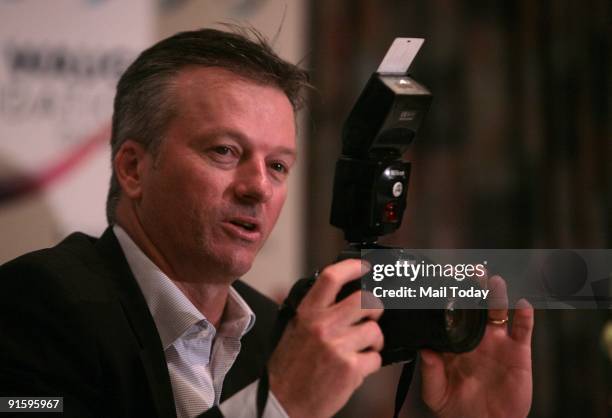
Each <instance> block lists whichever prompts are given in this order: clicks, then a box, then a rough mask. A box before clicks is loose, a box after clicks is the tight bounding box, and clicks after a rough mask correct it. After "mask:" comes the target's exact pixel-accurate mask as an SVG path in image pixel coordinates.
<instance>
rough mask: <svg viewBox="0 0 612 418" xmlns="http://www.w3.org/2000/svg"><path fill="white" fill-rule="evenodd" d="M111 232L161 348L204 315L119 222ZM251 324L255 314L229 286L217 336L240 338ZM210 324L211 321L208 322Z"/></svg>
mask: <svg viewBox="0 0 612 418" xmlns="http://www.w3.org/2000/svg"><path fill="white" fill-rule="evenodd" d="M113 232H114V233H115V236H116V237H117V240H118V241H119V244H120V245H121V249H122V250H123V253H124V254H125V258H126V260H127V262H128V265H129V266H130V269H131V270H132V273H133V274H134V277H135V278H136V281H137V282H138V285H139V286H140V289H141V291H142V293H143V295H144V298H145V300H146V302H147V306H148V307H149V311H151V315H152V316H153V321H154V322H155V326H156V327H157V331H158V332H159V336H160V338H161V341H162V346H163V348H164V350H165V349H166V348H168V347H169V346H170V345H171V344H172V343H174V341H175V340H176V339H178V338H179V337H181V336H182V335H183V334H184V333H185V332H186V331H188V330H189V329H190V328H191V327H192V326H193V325H195V324H197V323H200V322H202V321H204V322H205V323H208V320H207V319H206V317H205V316H204V315H203V314H202V313H201V312H200V311H199V310H198V309H197V308H196V307H195V306H194V305H193V303H191V301H190V300H189V299H188V298H187V296H185V294H184V293H183V292H182V291H181V290H180V289H179V288H178V287H177V286H176V285H175V284H174V283H173V282H172V280H170V278H169V277H168V276H166V274H164V272H162V271H161V270H160V269H159V267H157V266H156V265H155V263H153V262H152V261H151V260H150V259H149V258H148V257H147V256H146V255H145V254H144V253H143V252H142V250H141V249H140V248H139V247H138V246H137V245H136V243H135V242H134V241H133V240H132V238H131V237H130V236H129V235H128V234H127V232H125V230H124V229H123V228H121V227H120V226H119V225H114V226H113ZM254 324H255V313H254V312H253V310H252V309H251V308H250V307H249V305H248V304H247V303H246V301H245V300H244V299H243V298H242V297H241V296H240V295H239V294H238V292H237V291H236V290H235V289H234V288H233V287H232V286H230V288H229V292H228V298H227V303H226V304H225V308H224V310H223V315H222V317H221V323H220V326H219V330H218V332H217V335H222V336H228V337H237V338H240V337H242V336H243V335H244V334H246V333H247V332H249V330H250V329H251V328H252V327H253V325H254ZM211 326H212V324H211Z"/></svg>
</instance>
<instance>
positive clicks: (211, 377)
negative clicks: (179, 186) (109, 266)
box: [113, 225, 288, 418]
mask: <svg viewBox="0 0 612 418" xmlns="http://www.w3.org/2000/svg"><path fill="white" fill-rule="evenodd" d="M113 232H114V233H115V235H116V236H117V240H118V241H119V244H120V245H121V248H122V250H123V253H124V254H125V258H126V260H127V262H128V264H129V266H130V269H131V270H132V273H133V274H134V277H135V278H136V281H137V282H138V285H139V286H140V289H141V291H142V293H143V295H144V297H145V300H146V302H147V306H148V307H149V310H150V311H151V315H152V316H153V320H154V321H155V325H156V327H157V331H158V333H159V336H160V338H161V342H162V347H163V349H164V355H165V357H166V363H167V365H168V372H169V374H170V382H171V384H172V391H173V393H174V401H175V405H176V412H177V416H178V418H192V417H195V416H197V415H199V414H201V413H202V412H204V411H206V410H208V409H209V408H211V407H213V406H215V405H217V406H219V409H220V410H221V412H222V413H223V414H224V415H225V416H228V417H237V418H238V417H242V418H250V417H255V416H256V407H255V405H256V403H255V398H256V392H257V383H258V382H257V381H256V382H253V383H251V384H250V385H249V386H247V387H246V388H244V389H242V390H241V391H240V392H238V393H236V394H235V395H233V396H232V397H231V398H229V399H226V400H225V402H223V404H219V402H220V398H221V391H222V387H223V380H224V379H225V376H226V375H227V372H228V371H229V369H230V368H231V367H232V365H233V364H234V361H235V360H236V357H237V356H238V353H239V352H240V339H241V338H242V336H243V335H244V334H246V333H247V332H249V330H250V329H251V328H252V327H253V325H254V323H255V313H254V312H253V311H252V310H251V308H250V307H249V305H248V304H247V303H246V302H245V300H244V299H243V298H242V297H241V296H240V295H239V294H238V292H236V290H235V289H234V288H233V287H230V289H229V293H228V298H227V303H226V305H225V308H224V311H223V315H222V318H221V324H220V326H219V329H218V330H217V329H215V327H214V326H213V325H212V324H211V323H210V322H209V321H208V320H207V319H206V317H205V316H204V315H203V314H202V313H201V312H200V311H199V310H198V309H197V308H196V307H195V306H194V305H193V304H192V303H191V301H190V300H189V299H188V298H187V297H186V296H185V294H184V293H183V292H182V291H181V290H180V289H179V288H178V287H177V286H176V285H175V284H174V283H173V282H172V280H170V279H169V278H168V276H166V275H165V274H164V273H163V272H162V271H161V270H160V269H159V268H158V267H157V266H156V265H155V264H154V263H153V262H152V261H151V260H150V259H149V258H148V257H147V256H146V255H145V254H144V253H143V252H142V250H141V249H140V248H139V247H138V246H137V245H136V244H135V243H134V241H133V240H132V239H131V238H130V236H129V235H128V234H127V233H126V232H125V231H124V230H123V229H122V228H121V227H120V226H119V225H114V226H113ZM245 405H246V406H247V407H245ZM249 405H251V406H252V407H249ZM264 417H265V418H288V417H287V414H286V413H285V411H284V410H283V408H282V407H281V405H280V403H279V402H278V400H277V399H276V398H275V397H274V395H273V394H272V392H270V393H269V396H268V403H267V405H266V409H265V411H264Z"/></svg>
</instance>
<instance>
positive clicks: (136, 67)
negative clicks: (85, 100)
mask: <svg viewBox="0 0 612 418" xmlns="http://www.w3.org/2000/svg"><path fill="white" fill-rule="evenodd" d="M233 28H234V30H235V32H224V31H220V30H216V29H201V30H196V31H189V32H181V33H177V34H176V35H173V36H171V37H169V38H166V39H164V40H162V41H160V42H158V43H157V44H155V45H153V46H152V47H150V48H149V49H147V50H145V51H143V52H142V53H141V54H140V55H139V56H138V58H136V60H135V61H134V62H133V63H132V64H131V65H130V66H129V67H128V69H127V70H126V71H125V72H124V73H123V75H122V76H121V78H120V79H119V82H118V84H117V94H116V96H115V102H114V110H113V122H112V133H111V164H112V163H113V161H114V159H115V155H116V154H117V152H118V151H119V148H121V145H122V144H123V143H124V142H125V141H126V140H128V139H131V140H134V141H137V142H139V143H140V144H141V145H143V146H144V148H145V149H146V150H147V151H148V152H150V153H152V154H153V155H156V153H157V151H158V149H159V145H160V143H161V142H162V139H163V137H164V135H165V132H166V129H167V126H168V124H169V122H170V121H171V120H172V119H173V117H174V116H175V114H176V103H175V102H174V95H173V94H172V82H173V80H174V79H175V77H176V76H177V75H178V74H179V72H180V71H181V70H183V69H185V68H187V67H194V66H203V67H221V68H225V69H227V70H229V71H232V72H234V73H236V74H238V75H240V76H242V77H245V78H247V79H249V80H253V81H255V82H258V83H262V84H264V85H272V86H275V87H278V88H279V89H280V90H282V91H283V92H284V93H285V94H286V95H287V98H288V99H289V101H290V102H291V104H292V106H293V108H294V110H298V109H299V108H300V107H301V106H302V104H303V102H304V98H303V97H302V95H301V94H302V91H303V90H304V88H305V87H310V84H309V83H308V75H307V73H306V72H305V71H304V70H302V69H300V68H299V67H298V66H296V65H294V64H291V63H288V62H286V61H284V60H283V59H281V58H280V57H279V56H278V55H277V54H276V53H275V52H274V51H273V50H272V48H271V47H270V45H269V44H268V43H267V41H266V40H265V38H264V37H263V36H262V35H261V34H260V33H259V32H257V31H256V30H254V29H243V28H238V27H233ZM120 195H121V187H120V185H119V182H118V180H117V176H116V174H115V170H114V165H113V172H112V176H111V181H110V188H109V191H108V197H107V200H106V218H107V220H108V223H109V224H113V223H115V221H116V219H115V210H116V207H117V203H118V201H119V198H120Z"/></svg>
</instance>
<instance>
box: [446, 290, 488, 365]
mask: <svg viewBox="0 0 612 418" xmlns="http://www.w3.org/2000/svg"><path fill="white" fill-rule="evenodd" d="M486 315H487V313H486V310H485V309H458V308H457V307H456V306H455V302H454V301H451V302H449V305H448V307H447V309H446V310H445V311H444V322H445V329H446V335H447V337H448V344H449V349H450V351H453V352H455V353H461V352H465V351H470V350H472V349H473V348H474V347H476V345H477V344H478V342H479V341H480V339H481V338H482V334H483V333H484V329H485V326H486V319H487V317H486Z"/></svg>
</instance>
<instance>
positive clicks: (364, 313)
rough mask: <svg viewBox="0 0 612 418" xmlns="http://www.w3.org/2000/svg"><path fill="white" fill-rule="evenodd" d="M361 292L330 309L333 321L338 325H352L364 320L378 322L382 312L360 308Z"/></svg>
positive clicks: (381, 310)
mask: <svg viewBox="0 0 612 418" xmlns="http://www.w3.org/2000/svg"><path fill="white" fill-rule="evenodd" d="M363 293H364V292H363V291H359V290H358V291H356V292H354V293H352V294H351V295H350V296H348V297H346V298H345V299H343V300H341V301H340V302H338V303H337V304H336V305H335V306H334V307H333V308H332V309H333V315H334V316H335V317H336V318H335V321H336V322H337V323H338V325H344V326H347V325H353V324H355V323H357V322H361V321H363V320H364V319H372V320H374V321H378V319H379V318H380V317H381V315H382V314H383V312H384V310H383V309H382V308H380V309H373V308H371V309H364V308H362V307H361V306H362V298H363V297H364V295H363Z"/></svg>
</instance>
